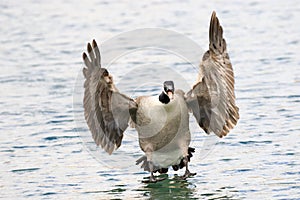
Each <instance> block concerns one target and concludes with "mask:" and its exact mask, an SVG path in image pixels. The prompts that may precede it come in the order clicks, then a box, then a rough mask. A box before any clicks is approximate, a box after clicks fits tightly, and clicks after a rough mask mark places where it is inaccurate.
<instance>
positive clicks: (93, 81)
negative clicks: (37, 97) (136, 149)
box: [83, 40, 137, 154]
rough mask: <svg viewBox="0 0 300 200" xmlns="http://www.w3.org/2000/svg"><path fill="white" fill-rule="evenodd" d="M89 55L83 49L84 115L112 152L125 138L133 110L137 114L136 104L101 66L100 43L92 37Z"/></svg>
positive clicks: (97, 140)
mask: <svg viewBox="0 0 300 200" xmlns="http://www.w3.org/2000/svg"><path fill="white" fill-rule="evenodd" d="M87 51H88V55H89V56H87V54H86V53H83V60H84V63H85V66H86V67H85V68H83V74H84V77H85V79H86V80H85V82H84V88H85V91H84V100H83V103H84V116H85V119H86V122H87V124H88V127H89V129H90V131H91V132H92V136H93V139H94V141H95V143H96V144H97V145H100V146H101V147H102V148H103V149H104V150H105V151H106V152H108V153H109V154H111V153H112V152H113V151H114V150H115V149H117V148H118V147H119V146H120V145H121V142H122V138H123V132H124V131H125V129H126V128H127V127H128V121H129V118H130V114H131V115H132V116H134V115H135V112H136V109H137V104H136V103H135V102H134V100H133V99H131V98H129V97H127V96H125V95H123V94H121V93H119V92H118V90H117V89H116V87H115V86H114V84H113V80H112V76H110V75H109V73H108V71H107V70H106V69H105V68H101V57H100V51H99V48H98V45H97V43H96V41H95V40H93V43H92V45H91V44H90V43H89V44H88V45H87Z"/></svg>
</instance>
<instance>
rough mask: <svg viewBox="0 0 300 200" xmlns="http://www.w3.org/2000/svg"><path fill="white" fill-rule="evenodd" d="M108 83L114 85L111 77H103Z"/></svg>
mask: <svg viewBox="0 0 300 200" xmlns="http://www.w3.org/2000/svg"><path fill="white" fill-rule="evenodd" d="M103 78H104V80H105V82H106V83H112V82H113V81H112V77H111V76H104V77H103Z"/></svg>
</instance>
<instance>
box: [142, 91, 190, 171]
mask: <svg viewBox="0 0 300 200" xmlns="http://www.w3.org/2000/svg"><path fill="white" fill-rule="evenodd" d="M137 122H138V123H137V126H136V129H137V131H138V133H139V142H140V146H141V148H142V150H143V151H145V152H146V154H147V153H148V154H149V152H151V158H148V159H151V160H152V161H153V163H154V164H155V165H156V166H160V167H168V166H170V165H174V164H178V163H179V162H180V160H181V159H182V157H183V156H185V154H187V149H188V145H189V142H190V132H189V115H188V108H187V106H186V103H185V101H184V99H183V97H182V96H178V95H175V96H174V100H172V101H170V102H169V103H168V104H162V103H161V102H160V101H159V100H158V97H145V98H143V99H142V100H141V101H140V103H139V106H138V111H137Z"/></svg>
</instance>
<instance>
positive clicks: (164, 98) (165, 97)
mask: <svg viewBox="0 0 300 200" xmlns="http://www.w3.org/2000/svg"><path fill="white" fill-rule="evenodd" d="M159 101H160V102H162V103H164V104H167V103H169V102H170V98H169V97H168V95H167V94H166V93H164V92H162V93H161V94H160V95H159Z"/></svg>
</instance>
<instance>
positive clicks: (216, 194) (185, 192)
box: [137, 174, 239, 199]
mask: <svg viewBox="0 0 300 200" xmlns="http://www.w3.org/2000/svg"><path fill="white" fill-rule="evenodd" d="M158 177H159V178H166V179H165V180H163V181H160V182H157V183H148V184H144V183H143V185H142V187H140V188H139V189H137V191H139V192H142V193H141V194H139V196H137V198H140V197H141V196H140V195H142V196H143V197H146V198H149V199H177V198H178V199H203V198H205V199H239V198H237V197H236V194H237V192H238V191H237V190H235V189H234V187H222V188H220V189H216V190H215V191H213V192H211V191H210V192H208V191H205V190H203V191H201V190H200V191H201V192H200V193H199V188H197V185H195V184H194V183H193V181H192V180H191V179H186V180H181V179H179V177H178V176H177V175H175V176H174V177H172V178H170V177H168V175H166V174H163V175H159V176H158ZM143 179H149V177H144V178H143Z"/></svg>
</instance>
